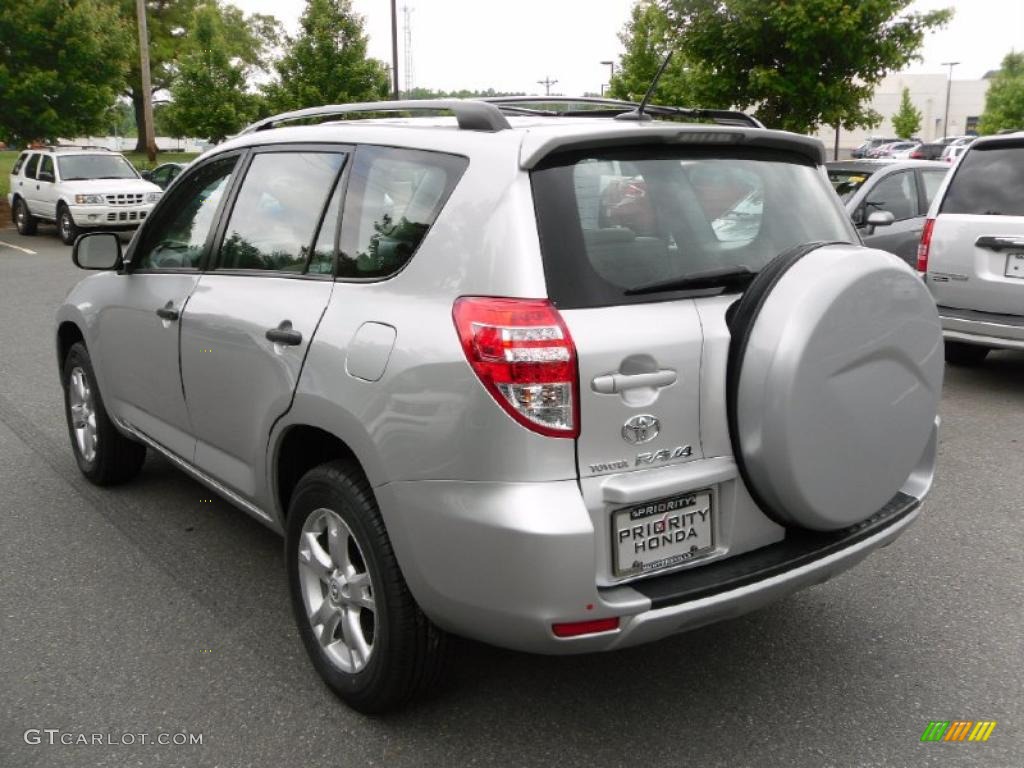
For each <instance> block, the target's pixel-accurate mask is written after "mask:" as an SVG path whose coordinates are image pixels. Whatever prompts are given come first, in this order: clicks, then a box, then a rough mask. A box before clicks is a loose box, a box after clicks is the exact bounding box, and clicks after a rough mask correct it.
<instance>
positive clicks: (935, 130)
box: [816, 73, 989, 149]
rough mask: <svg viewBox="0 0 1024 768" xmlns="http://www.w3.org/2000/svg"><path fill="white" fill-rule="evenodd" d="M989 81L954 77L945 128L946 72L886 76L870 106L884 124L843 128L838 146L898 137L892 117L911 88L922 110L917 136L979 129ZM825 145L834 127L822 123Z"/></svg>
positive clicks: (932, 136) (831, 139) (928, 138)
mask: <svg viewBox="0 0 1024 768" xmlns="http://www.w3.org/2000/svg"><path fill="white" fill-rule="evenodd" d="M988 85H989V81H988V80H953V82H952V84H951V85H950V92H949V130H947V131H943V125H942V120H943V115H944V113H945V109H946V75H941V74H938V75H910V74H904V73H895V74H892V75H889V76H888V77H886V78H885V79H884V80H883V81H882V82H881V83H879V85H878V88H876V89H875V95H874V98H872V100H871V102H870V106H871V108H872V109H874V110H875V111H876V112H878V113H879V114H881V115H882V117H883V120H882V123H881V125H879V126H878V127H876V128H871V129H870V130H864V129H858V130H853V131H841V132H840V134H839V146H840V147H841V148H844V149H852V148H853V147H856V146H858V145H859V144H861V143H863V142H864V141H865V140H866V139H867V138H868V137H870V136H893V137H895V136H896V132H895V129H893V127H892V116H893V115H895V114H896V112H897V111H898V110H899V108H900V99H901V98H902V96H903V89H904V88H909V89H910V100H911V102H913V104H914V106H915V107H917V109H918V110H919V111H920V112H921V130H920V131H918V133H917V135H918V136H919V137H920V138H921V139H923V140H925V141H933V140H935V139H940V138H942V137H943V136H945V135H950V136H953V135H961V134H964V133H967V132H970V131H974V130H976V129H977V120H978V118H980V117H981V113H982V112H984V111H985V94H986V93H987V92H988ZM816 135H817V136H818V138H820V139H821V140H822V141H823V142H825V145H826V146H828V147H831V146H832V145H833V144H834V143H835V129H834V128H829V127H825V126H823V127H822V128H821V130H820V131H818V133H817V134H816Z"/></svg>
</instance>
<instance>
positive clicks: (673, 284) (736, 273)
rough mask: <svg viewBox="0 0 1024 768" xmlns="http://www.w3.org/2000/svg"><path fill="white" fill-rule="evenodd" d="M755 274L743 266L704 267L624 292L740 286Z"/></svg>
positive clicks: (632, 293) (631, 294)
mask: <svg viewBox="0 0 1024 768" xmlns="http://www.w3.org/2000/svg"><path fill="white" fill-rule="evenodd" d="M756 275H757V272H753V271H751V270H750V269H749V268H747V267H744V266H739V267H719V268H717V269H705V270H703V271H701V272H691V273H690V274H688V275H681V276H679V277H673V278H671V279H670V280H659V281H658V282H656V283H647V284H646V285H638V286H637V287H636V288H629V289H627V290H626V291H625V294H626V295H627V296H639V295H641V294H645V293H658V292H660V291H685V290H687V289H697V288H733V287H742V286H746V285H747V284H748V283H749V282H750V281H751V280H753V279H754V277H755V276H756Z"/></svg>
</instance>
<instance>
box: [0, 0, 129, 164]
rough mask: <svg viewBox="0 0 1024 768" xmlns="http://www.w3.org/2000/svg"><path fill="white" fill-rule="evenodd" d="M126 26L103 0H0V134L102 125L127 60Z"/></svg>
mask: <svg viewBox="0 0 1024 768" xmlns="http://www.w3.org/2000/svg"><path fill="white" fill-rule="evenodd" d="M129 36H130V32H129V30H128V29H127V28H126V27H125V25H124V23H123V21H122V20H121V19H120V18H119V16H118V14H117V9H116V8H113V7H111V6H110V4H109V3H106V2H102V0H9V1H6V2H2V3H0V52H2V56H0V94H2V99H0V105H2V106H0V139H2V140H4V141H7V142H10V143H12V144H14V143H19V144H20V143H23V142H27V141H31V140H34V139H50V140H53V139H56V138H58V137H61V136H75V135H82V134H88V133H93V132H96V131H98V130H101V129H102V128H103V127H104V125H105V124H106V122H107V120H106V118H107V110H108V107H109V106H110V105H111V104H112V103H113V102H114V97H115V94H116V93H117V89H118V88H119V87H120V83H121V81H122V79H123V77H124V72H125V68H126V67H127V63H128V62H127V53H126V51H127V49H128V48H129V41H128V38H129Z"/></svg>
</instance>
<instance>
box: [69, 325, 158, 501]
mask: <svg viewBox="0 0 1024 768" xmlns="http://www.w3.org/2000/svg"><path fill="white" fill-rule="evenodd" d="M61 381H62V383H63V385H64V415H65V418H66V419H67V423H68V434H69V436H70V437H71V449H72V450H73V451H74V454H75V461H77V462H78V468H79V469H80V470H81V471H82V474H83V475H85V476H86V477H87V478H88V479H89V480H90V481H92V482H93V483H95V484H96V485H116V484H118V483H123V482H126V481H128V480H130V479H132V478H133V477H135V475H137V474H138V473H139V470H141V469H142V464H143V462H144V461H145V460H146V446H144V445H142V444H141V443H137V442H135V441H134V440H130V439H128V438H127V437H125V436H124V435H122V434H121V433H120V432H118V431H117V428H116V427H115V426H114V424H113V422H112V421H111V420H110V417H109V416H108V415H107V409H106V408H105V407H104V405H103V398H102V397H100V388H99V385H98V384H97V383H96V374H95V373H94V372H93V369H92V360H91V359H90V358H89V352H88V350H86V348H85V345H84V344H82V343H81V342H77V343H76V344H73V345H72V346H71V349H70V350H69V351H68V354H67V357H66V358H64V368H63V370H62V376H61Z"/></svg>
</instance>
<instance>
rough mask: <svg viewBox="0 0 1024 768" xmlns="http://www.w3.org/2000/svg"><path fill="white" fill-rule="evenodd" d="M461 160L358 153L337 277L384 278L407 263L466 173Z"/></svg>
mask: <svg viewBox="0 0 1024 768" xmlns="http://www.w3.org/2000/svg"><path fill="white" fill-rule="evenodd" d="M467 165H468V161H467V160H466V159H465V158H463V157H457V156H455V155H445V154H441V153H438V152H422V151H416V150H405V149H392V148H388V147H360V148H359V149H357V150H356V157H355V164H354V165H353V166H352V175H351V178H350V179H349V183H348V193H347V195H346V199H345V213H344V215H343V217H342V232H341V252H340V253H339V254H338V276H339V277H355V278H360V277H361V278H368V277H387V276H388V275H392V274H394V273H395V272H397V271H398V270H400V269H401V268H402V267H403V266H405V264H406V263H407V262H408V261H409V259H411V258H412V255H413V254H414V253H415V252H416V249H417V248H418V247H419V244H420V243H421V242H422V241H423V238H424V237H425V236H426V234H427V230H429V229H430V227H431V225H433V223H434V221H435V219H437V216H438V214H439V213H440V212H441V209H442V208H443V207H444V204H445V202H446V201H447V200H448V196H449V195H450V194H451V192H452V190H453V189H454V188H455V185H456V184H457V183H458V181H459V179H460V178H461V177H462V173H463V172H464V171H465V170H466V166H467Z"/></svg>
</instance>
